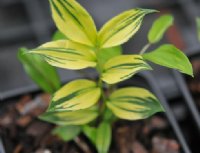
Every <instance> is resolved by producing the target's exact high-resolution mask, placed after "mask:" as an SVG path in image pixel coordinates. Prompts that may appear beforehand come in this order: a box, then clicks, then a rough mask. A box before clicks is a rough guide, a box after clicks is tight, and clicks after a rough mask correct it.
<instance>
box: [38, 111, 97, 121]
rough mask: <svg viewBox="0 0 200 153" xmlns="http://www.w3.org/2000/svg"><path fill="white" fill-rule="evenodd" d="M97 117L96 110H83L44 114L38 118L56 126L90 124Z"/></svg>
mask: <svg viewBox="0 0 200 153" xmlns="http://www.w3.org/2000/svg"><path fill="white" fill-rule="evenodd" d="M97 116H98V112H97V111H96V110H91V109H84V110H78V111H55V112H46V113H44V114H42V115H41V116H40V117H39V118H40V119H41V120H44V121H47V122H50V123H54V124H57V125H83V124H87V123H89V122H91V121H92V120H94V119H95V118H96V117H97Z"/></svg>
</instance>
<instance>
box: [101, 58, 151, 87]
mask: <svg viewBox="0 0 200 153" xmlns="http://www.w3.org/2000/svg"><path fill="white" fill-rule="evenodd" d="M150 69H151V67H150V66H149V65H148V64H147V63H146V62H145V61H144V60H143V58H142V56H140V55H120V56H116V57H114V58H111V59H110V60H109V61H108V62H106V63H105V65H104V72H103V74H102V80H103V81H105V82H106V83H108V84H114V83H117V82H120V81H123V80H126V79H128V78H130V77H131V76H133V75H134V74H135V73H137V72H139V71H142V70H150Z"/></svg>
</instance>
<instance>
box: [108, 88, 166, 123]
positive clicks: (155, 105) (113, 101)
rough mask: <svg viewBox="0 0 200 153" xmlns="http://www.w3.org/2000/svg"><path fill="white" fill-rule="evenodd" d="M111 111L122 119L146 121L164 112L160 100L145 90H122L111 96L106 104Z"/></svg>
mask: <svg viewBox="0 0 200 153" xmlns="http://www.w3.org/2000/svg"><path fill="white" fill-rule="evenodd" d="M106 104H107V106H108V108H109V109H111V110H112V112H113V113H114V114H115V115H116V116H117V117H119V118H121V119H127V120H138V119H144V118H147V117H149V116H151V115H153V114H154V113H156V112H162V111H164V109H163V107H162V106H161V105H160V103H159V101H158V99H157V98H156V97H155V96H154V95H153V94H152V93H151V92H149V91H148V90H146V89H143V88H134V87H128V88H122V89H119V90H117V91H115V92H114V93H112V94H111V96H110V97H109V100H108V101H107V102H106Z"/></svg>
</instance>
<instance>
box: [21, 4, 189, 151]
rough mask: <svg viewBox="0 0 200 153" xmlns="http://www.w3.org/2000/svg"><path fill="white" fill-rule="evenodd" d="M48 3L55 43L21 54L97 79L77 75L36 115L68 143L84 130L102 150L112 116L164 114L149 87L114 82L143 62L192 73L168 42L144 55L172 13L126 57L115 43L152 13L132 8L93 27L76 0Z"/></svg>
mask: <svg viewBox="0 0 200 153" xmlns="http://www.w3.org/2000/svg"><path fill="white" fill-rule="evenodd" d="M50 6H51V10H52V16H53V19H54V22H55V24H56V26H57V28H58V29H59V31H60V32H58V33H57V35H56V38H55V39H56V41H52V42H48V43H45V44H43V45H41V46H39V47H38V48H35V49H32V50H30V51H29V52H28V53H29V54H25V55H24V56H27V55H28V56H32V55H33V56H35V55H40V56H41V57H42V58H44V60H45V61H47V62H48V63H49V64H50V65H52V66H55V67H59V68H65V69H71V70H80V69H84V68H89V67H91V68H94V69H96V70H97V72H98V74H99V77H98V80H97V81H95V80H87V79H78V80H74V81H71V82H69V83H67V84H66V85H64V86H63V87H62V88H60V89H59V90H58V91H57V92H55V93H54V94H53V96H52V101H51V103H50V105H49V108H48V109H47V111H46V112H45V113H44V114H42V115H41V116H40V119H42V120H44V121H47V122H50V123H54V124H57V125H59V126H58V128H56V129H55V130H54V133H55V134H57V135H59V136H60V137H61V138H63V140H66V141H69V140H71V139H74V138H75V137H76V136H77V135H78V134H79V133H80V132H83V133H84V134H85V135H86V136H87V137H88V138H89V139H90V140H91V142H92V144H94V145H95V146H96V149H97V151H98V152H99V153H107V152H108V150H109V147H110V143H111V138H112V136H111V135H112V130H111V125H112V123H113V122H114V121H116V119H117V118H119V119H126V120H138V119H145V118H147V117H149V116H151V115H153V114H155V113H157V112H163V111H164V109H163V107H162V106H161V104H160V102H159V100H158V99H157V98H156V97H155V96H154V95H153V94H152V93H151V92H149V91H148V90H146V89H143V88H140V87H125V88H120V89H118V87H117V86H116V84H117V83H119V82H121V81H124V80H126V79H129V78H131V77H132V76H133V75H134V74H136V73H138V72H140V71H144V70H152V68H151V66H150V65H149V64H148V63H147V61H151V62H153V63H156V64H159V65H162V66H165V67H168V68H173V69H177V70H179V71H180V72H182V73H185V74H188V75H191V76H193V72H192V66H191V64H190V62H189V60H188V58H187V57H186V56H185V55H184V53H183V52H182V51H180V50H179V49H177V48H176V47H175V46H173V45H171V44H164V45H162V46H160V47H159V48H157V49H155V50H153V51H151V52H149V53H145V52H146V51H147V49H148V48H149V46H150V45H152V44H155V43H157V42H159V41H160V40H161V38H162V37H163V35H164V33H165V31H166V30H167V29H168V27H169V26H171V25H172V23H173V17H172V16H171V15H164V16H161V17H160V18H159V19H157V20H156V21H155V22H154V24H153V26H152V28H151V29H150V31H149V34H148V41H149V42H148V44H147V45H145V46H144V48H143V49H142V50H141V52H140V53H138V54H134V55H131V54H129V55H125V54H122V49H121V47H120V45H122V44H124V43H125V42H127V41H128V40H129V39H130V38H131V37H133V36H134V34H135V33H136V32H137V31H138V30H139V28H140V26H141V24H142V20H143V18H144V17H145V16H146V15H147V14H150V13H154V12H157V11H155V10H150V9H141V8H136V9H131V10H128V11H125V12H123V13H121V14H119V15H117V16H116V17H114V18H112V19H111V20H109V21H108V22H107V23H106V24H105V25H104V26H103V27H102V28H101V29H100V30H99V31H97V29H96V26H95V24H94V21H93V19H92V17H91V16H90V15H89V13H88V12H87V11H86V10H85V9H84V8H83V7H82V6H81V5H80V4H78V3H77V2H76V1H75V0H50ZM35 64H36V63H35ZM41 71H42V70H41ZM43 72H44V71H43ZM45 74H46V75H48V79H51V77H52V74H51V73H48V72H46V71H45ZM46 83H47V84H48V82H46Z"/></svg>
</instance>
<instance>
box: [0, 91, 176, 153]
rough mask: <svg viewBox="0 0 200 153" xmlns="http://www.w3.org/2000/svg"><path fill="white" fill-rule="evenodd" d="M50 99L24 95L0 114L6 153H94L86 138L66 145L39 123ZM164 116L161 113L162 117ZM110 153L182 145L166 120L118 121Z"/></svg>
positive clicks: (165, 150) (163, 151)
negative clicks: (39, 117) (39, 116)
mask: <svg viewBox="0 0 200 153" xmlns="http://www.w3.org/2000/svg"><path fill="white" fill-rule="evenodd" d="M49 100H50V96H49V95H47V94H42V95H41V94H37V95H36V96H30V95H25V96H23V97H21V98H20V99H19V100H18V101H12V102H10V103H9V104H6V105H4V107H3V108H2V109H1V111H0V116H1V117H0V137H1V139H2V142H3V145H4V147H5V150H6V153H95V152H96V151H95V149H94V147H93V146H92V145H91V144H90V143H89V141H88V140H87V138H86V137H84V136H83V135H80V136H79V137H77V138H76V139H75V140H74V141H73V142H72V141H71V142H63V141H62V140H61V139H59V138H58V137H56V136H53V135H52V134H51V131H52V129H53V128H54V125H52V124H49V123H46V122H43V121H40V120H39V119H37V116H38V115H39V114H41V113H42V112H43V111H45V109H46V107H47V106H48V103H49ZM161 115H162V114H161ZM113 129H114V130H113V140H112V145H111V148H110V152H109V153H179V152H180V146H179V143H178V142H177V141H176V139H175V136H174V133H173V132H172V129H171V127H170V126H169V124H168V122H167V120H166V118H165V117H162V116H160V114H159V115H155V116H153V117H151V118H150V119H147V120H141V121H134V122H130V121H122V120H120V121H118V122H116V123H115V124H114V125H113Z"/></svg>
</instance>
